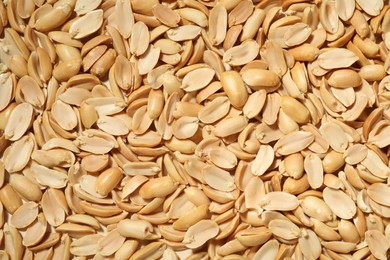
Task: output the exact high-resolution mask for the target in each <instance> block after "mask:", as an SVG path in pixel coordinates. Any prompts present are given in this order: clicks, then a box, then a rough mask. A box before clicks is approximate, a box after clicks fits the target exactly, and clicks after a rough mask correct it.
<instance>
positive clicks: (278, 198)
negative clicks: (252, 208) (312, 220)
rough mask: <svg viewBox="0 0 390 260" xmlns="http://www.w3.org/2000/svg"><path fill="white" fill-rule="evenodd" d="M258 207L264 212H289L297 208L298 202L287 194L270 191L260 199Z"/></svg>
mask: <svg viewBox="0 0 390 260" xmlns="http://www.w3.org/2000/svg"><path fill="white" fill-rule="evenodd" d="M260 206H261V207H262V208H263V209H265V210H277V211H290V210H294V209H296V208H297V207H298V206H299V201H298V199H297V197H295V196H294V195H292V194H289V193H287V192H283V191H272V192H269V193H267V194H265V195H264V196H263V197H262V198H261V200H260Z"/></svg>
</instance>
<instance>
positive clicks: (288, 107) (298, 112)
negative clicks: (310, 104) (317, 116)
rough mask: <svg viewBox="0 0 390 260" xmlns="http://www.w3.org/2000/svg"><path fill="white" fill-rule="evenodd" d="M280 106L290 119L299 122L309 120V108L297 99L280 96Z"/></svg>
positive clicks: (303, 122)
mask: <svg viewBox="0 0 390 260" xmlns="http://www.w3.org/2000/svg"><path fill="white" fill-rule="evenodd" d="M280 103H281V104H280V106H281V107H282V109H283V111H284V113H286V114H287V115H288V116H289V117H291V119H292V120H294V121H295V122H297V123H299V124H305V123H307V122H309V120H310V112H309V110H308V109H307V108H306V107H305V106H304V105H303V104H302V103H301V102H299V101H298V100H296V99H295V98H293V97H289V96H283V97H281V102H280Z"/></svg>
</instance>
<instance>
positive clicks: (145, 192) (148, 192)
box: [139, 176, 178, 199]
mask: <svg viewBox="0 0 390 260" xmlns="http://www.w3.org/2000/svg"><path fill="white" fill-rule="evenodd" d="M177 186H178V184H177V183H175V182H174V181H173V179H172V178H171V177H169V176H164V177H160V178H155V179H150V180H149V181H148V182H147V183H145V184H144V185H142V187H141V188H140V190H139V195H140V196H141V197H142V198H144V199H153V198H162V197H165V196H167V195H169V194H171V193H172V192H174V191H175V190H176V189H177Z"/></svg>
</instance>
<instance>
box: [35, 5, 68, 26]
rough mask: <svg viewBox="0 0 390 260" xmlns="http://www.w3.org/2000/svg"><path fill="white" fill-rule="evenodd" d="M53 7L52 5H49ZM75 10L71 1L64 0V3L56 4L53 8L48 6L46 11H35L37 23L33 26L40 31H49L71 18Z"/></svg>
mask: <svg viewBox="0 0 390 260" xmlns="http://www.w3.org/2000/svg"><path fill="white" fill-rule="evenodd" d="M49 7H51V6H49ZM72 12H73V6H72V5H71V2H69V3H67V2H65V1H64V2H63V3H62V4H58V5H54V7H53V8H46V10H45V11H42V12H36V13H37V14H35V13H33V15H32V16H34V15H35V23H33V26H32V27H33V28H35V29H36V30H38V31H40V32H48V31H51V30H53V29H55V28H57V27H59V26H61V25H62V24H63V23H65V21H66V20H67V19H68V18H69V16H70V15H71V14H72Z"/></svg>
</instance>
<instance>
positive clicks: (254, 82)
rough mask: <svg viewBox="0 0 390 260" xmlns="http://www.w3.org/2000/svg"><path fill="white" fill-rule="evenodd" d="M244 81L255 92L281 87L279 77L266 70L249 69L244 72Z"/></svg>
mask: <svg viewBox="0 0 390 260" xmlns="http://www.w3.org/2000/svg"><path fill="white" fill-rule="evenodd" d="M242 79H243V80H244V82H245V83H246V84H247V85H248V86H249V87H250V88H251V89H253V90H260V89H268V88H274V87H277V86H279V85H280V79H279V77H278V75H276V73H275V72H273V71H270V70H265V69H257V68H251V69H247V70H245V71H244V72H242Z"/></svg>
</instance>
